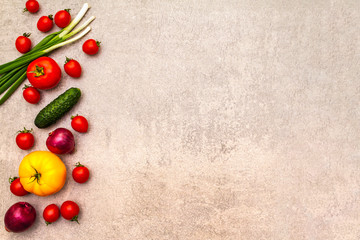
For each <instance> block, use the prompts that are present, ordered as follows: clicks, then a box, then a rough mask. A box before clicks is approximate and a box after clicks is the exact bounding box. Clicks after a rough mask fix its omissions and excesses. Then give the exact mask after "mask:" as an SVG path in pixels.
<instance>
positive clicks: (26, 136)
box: [16, 128, 34, 150]
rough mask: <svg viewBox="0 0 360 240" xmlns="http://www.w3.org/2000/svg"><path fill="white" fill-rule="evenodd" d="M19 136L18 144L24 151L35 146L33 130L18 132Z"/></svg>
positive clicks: (17, 137) (17, 138)
mask: <svg viewBox="0 0 360 240" xmlns="http://www.w3.org/2000/svg"><path fill="white" fill-rule="evenodd" d="M18 132H19V134H18V135H17V136H16V144H17V145H18V147H19V148H21V149H22V150H28V149H30V148H32V146H34V136H33V135H32V133H31V132H32V129H31V130H27V129H26V128H24V130H22V131H18Z"/></svg>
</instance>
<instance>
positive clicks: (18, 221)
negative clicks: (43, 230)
mask: <svg viewBox="0 0 360 240" xmlns="http://www.w3.org/2000/svg"><path fill="white" fill-rule="evenodd" d="M35 219H36V210H35V208H34V207H33V206H31V204H30V203H27V202H18V203H15V204H14V205H12V206H11V207H10V208H9V209H8V210H7V212H6V213H5V217H4V222H5V229H6V230H7V231H8V232H23V231H25V230H26V229H28V228H29V227H31V226H32V225H33V223H34V222H35Z"/></svg>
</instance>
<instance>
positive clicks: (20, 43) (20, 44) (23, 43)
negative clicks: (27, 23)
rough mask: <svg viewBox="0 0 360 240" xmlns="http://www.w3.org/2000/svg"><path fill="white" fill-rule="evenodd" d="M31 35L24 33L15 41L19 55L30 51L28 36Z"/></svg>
mask: <svg viewBox="0 0 360 240" xmlns="http://www.w3.org/2000/svg"><path fill="white" fill-rule="evenodd" d="M30 35H31V33H24V34H23V35H22V36H19V37H18V38H17V39H16V41H15V47H16V49H17V50H18V51H19V52H21V53H27V52H28V51H30V49H31V40H30V38H29V36H30Z"/></svg>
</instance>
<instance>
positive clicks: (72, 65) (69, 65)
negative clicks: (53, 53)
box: [64, 57, 81, 78]
mask: <svg viewBox="0 0 360 240" xmlns="http://www.w3.org/2000/svg"><path fill="white" fill-rule="evenodd" d="M64 69H65V72H66V73H67V74H68V75H69V76H70V77H73V78H78V77H80V76H81V66H80V63H79V62H78V61H76V60H74V59H71V58H68V57H66V61H65V65H64Z"/></svg>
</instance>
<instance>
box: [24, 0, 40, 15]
mask: <svg viewBox="0 0 360 240" xmlns="http://www.w3.org/2000/svg"><path fill="white" fill-rule="evenodd" d="M39 7H40V6H39V3H38V1H36V0H28V1H27V2H26V3H25V8H24V12H30V13H36V12H37V11H39Z"/></svg>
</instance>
